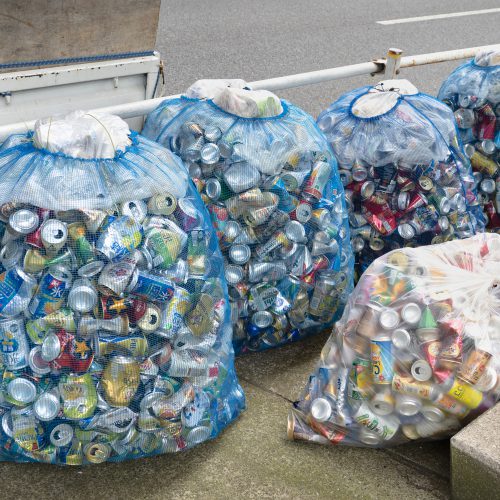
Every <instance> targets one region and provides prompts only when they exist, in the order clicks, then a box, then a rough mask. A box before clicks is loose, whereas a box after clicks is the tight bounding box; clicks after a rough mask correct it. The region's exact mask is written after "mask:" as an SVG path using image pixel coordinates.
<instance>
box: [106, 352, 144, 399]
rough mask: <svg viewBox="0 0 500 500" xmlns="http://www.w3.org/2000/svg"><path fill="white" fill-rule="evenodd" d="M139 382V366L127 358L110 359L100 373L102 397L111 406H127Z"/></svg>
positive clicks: (116, 357) (133, 360)
mask: <svg viewBox="0 0 500 500" xmlns="http://www.w3.org/2000/svg"><path fill="white" fill-rule="evenodd" d="M139 382H140V368H139V364H138V363H137V361H136V360H135V359H134V358H131V357H129V356H114V357H112V358H111V359H110V360H109V362H108V364H107V365H106V367H105V368H104V371H103V373H102V379H101V384H102V387H103V389H104V397H105V399H106V401H107V402H108V403H109V404H110V405H112V406H128V404H129V403H130V401H132V398H133V397H134V395H135V393H136V391H137V388H138V387H139Z"/></svg>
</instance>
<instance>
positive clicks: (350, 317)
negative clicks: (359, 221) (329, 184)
mask: <svg viewBox="0 0 500 500" xmlns="http://www.w3.org/2000/svg"><path fill="white" fill-rule="evenodd" d="M499 266H500V236H499V235H497V234H490V233H482V234H478V235H475V236H473V237H471V238H468V239H465V240H455V241H450V242H446V243H442V244H438V245H429V246H424V247H419V248H403V249H399V250H394V251H392V252H389V253H387V254H385V255H383V256H381V257H379V258H377V259H376V260H375V261H374V262H373V263H372V264H371V265H370V267H369V268H368V269H367V270H366V272H365V273H364V274H363V275H362V276H361V279H360V280H359V282H358V283H357V285H356V288H355V289H354V292H353V293H352V294H351V296H350V297H349V302H348V304H347V306H346V308H345V311H344V314H343V316H342V318H341V319H340V320H339V321H338V322H337V323H336V324H335V328H334V331H333V332H332V335H331V336H330V338H329V339H328V341H327V342H326V344H325V346H324V347H323V349H322V351H321V355H320V356H319V359H318V363H317V365H316V368H315V370H314V371H313V372H312V373H311V375H310V377H309V380H308V381H307V384H306V386H305V389H304V391H303V393H302V394H301V396H300V398H299V400H298V401H297V402H296V403H295V405H294V408H293V409H291V412H290V416H289V420H288V436H289V438H291V439H297V440H305V441H312V442H315V443H322V444H329V445H332V444H333V445H348V446H367V447H378V448H387V447H393V446H397V445H400V444H403V443H410V442H415V441H424V440H434V439H438V440H439V439H443V438H445V437H449V436H452V435H453V434H455V433H456V432H458V430H460V429H461V428H462V427H464V426H465V425H467V424H468V423H469V422H470V421H472V420H473V419H474V418H476V417H477V416H479V415H480V414H481V413H483V412H485V411H486V410H487V409H489V408H491V407H492V406H494V405H495V404H496V403H497V401H498V399H499V397H500V393H499V388H498V376H499V373H500V365H499V363H498V360H499V357H500V341H499V337H498V328H499V324H500V296H499V293H498V269H499Z"/></svg>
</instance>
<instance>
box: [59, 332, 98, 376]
mask: <svg viewBox="0 0 500 500" xmlns="http://www.w3.org/2000/svg"><path fill="white" fill-rule="evenodd" d="M56 336H57V338H58V339H59V343H60V353H59V356H57V358H55V359H54V360H53V361H51V362H50V367H51V368H52V369H54V370H62V369H65V368H66V369H69V370H70V371H71V372H73V373H84V372H86V371H88V369H89V367H90V365H91V364H92V361H93V359H94V352H93V350H92V339H85V338H83V337H76V336H75V335H71V334H70V333H68V332H67V331H66V330H62V329H60V330H58V331H57V332H56Z"/></svg>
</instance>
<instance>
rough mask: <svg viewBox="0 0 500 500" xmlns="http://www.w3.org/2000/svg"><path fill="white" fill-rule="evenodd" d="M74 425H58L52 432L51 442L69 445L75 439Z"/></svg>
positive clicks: (58, 444) (57, 444)
mask: <svg viewBox="0 0 500 500" xmlns="http://www.w3.org/2000/svg"><path fill="white" fill-rule="evenodd" d="M73 434H74V431H73V427H71V425H69V424H59V425H56V426H55V427H54V428H53V429H52V431H51V432H50V442H51V443H52V444H53V445H54V446H57V447H61V446H68V445H69V444H70V443H71V441H72V439H73Z"/></svg>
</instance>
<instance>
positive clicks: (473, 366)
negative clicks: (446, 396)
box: [457, 349, 491, 385]
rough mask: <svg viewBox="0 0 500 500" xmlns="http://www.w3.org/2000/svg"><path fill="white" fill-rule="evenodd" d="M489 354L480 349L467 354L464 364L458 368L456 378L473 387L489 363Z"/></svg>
mask: <svg viewBox="0 0 500 500" xmlns="http://www.w3.org/2000/svg"><path fill="white" fill-rule="evenodd" d="M490 359H491V354H490V353H489V352H487V351H483V350H482V349H475V350H474V351H472V352H471V353H470V354H469V357H468V358H467V360H466V361H465V363H464V364H463V365H462V366H461V367H460V370H459V371H458V373H457V376H458V377H459V378H461V379H462V380H465V381H466V382H468V383H469V384H472V385H475V384H477V382H478V380H479V379H480V378H481V375H482V374H483V373H484V371H485V370H486V367H487V366H488V363H489V362H490Z"/></svg>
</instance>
